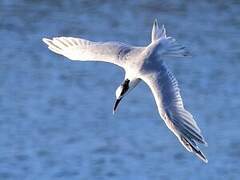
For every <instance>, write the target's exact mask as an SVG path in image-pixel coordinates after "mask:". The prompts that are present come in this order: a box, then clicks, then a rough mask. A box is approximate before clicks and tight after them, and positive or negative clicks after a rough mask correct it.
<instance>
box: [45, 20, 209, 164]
mask: <svg viewBox="0 0 240 180" xmlns="http://www.w3.org/2000/svg"><path fill="white" fill-rule="evenodd" d="M43 41H44V42H45V43H46V44H48V48H49V49H50V50H52V51H53V52H55V53H57V54H61V55H63V56H65V57H67V58H69V59H71V60H80V61H89V60H92V61H104V62H108V63H113V64H116V65H118V66H120V67H122V68H123V69H124V70H125V79H124V81H123V83H122V84H121V85H120V86H119V87H118V89H117V90H116V103H115V105H114V112H115V111H116V109H117V106H118V104H119V103H120V101H121V99H122V98H123V97H124V96H126V94H127V93H128V92H130V90H132V89H133V88H134V87H135V86H136V85H137V84H138V83H139V82H140V81H144V82H145V83H146V84H147V85H148V86H149V87H150V89H151V91H152V93H153V95H154V98H155V101H156V104H157V107H158V111H159V114H160V116H161V117H162V119H163V120H164V122H165V123H166V125H167V127H168V128H169V129H170V130H171V131H172V132H173V133H174V134H175V135H176V136H177V138H178V140H179V141H180V142H181V143H182V145H183V146H184V147H185V148H186V149H187V150H188V151H190V152H193V153H194V154H196V155H197V156H198V157H199V158H201V159H202V160H203V161H204V162H207V159H206V157H205V155H204V154H203V153H202V152H201V151H200V149H199V148H198V146H197V144H196V143H202V144H205V145H207V143H206V141H205V140H204V138H203V136H202V134H201V131H200V129H199V127H198V126H197V123H196V122H195V120H194V119H193V116H192V115H191V114H190V113H189V112H188V111H187V110H185V108H184V106H183V102H182V98H181V95H180V90H179V87H178V83H177V81H176V79H175V77H174V76H173V74H172V73H171V72H170V71H169V70H168V68H167V67H166V65H165V64H164V62H163V58H165V57H168V56H176V57H184V56H187V55H188V53H187V51H186V49H185V47H183V46H181V45H179V44H177V43H176V41H175V39H173V38H171V37H167V36H166V30H165V28H164V26H163V27H162V29H159V27H158V23H157V21H155V22H154V25H153V29H152V42H151V43H150V44H149V45H148V46H146V47H134V46H130V45H126V44H123V43H118V42H105V43H102V42H93V41H88V40H85V39H80V38H72V37H58V38H53V39H52V40H50V39H46V38H44V39H43Z"/></svg>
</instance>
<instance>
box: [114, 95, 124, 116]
mask: <svg viewBox="0 0 240 180" xmlns="http://www.w3.org/2000/svg"><path fill="white" fill-rule="evenodd" d="M121 100H122V97H121V98H119V99H116V101H115V103H114V106H113V114H114V113H115V112H116V110H117V107H118V104H119V103H120V101H121Z"/></svg>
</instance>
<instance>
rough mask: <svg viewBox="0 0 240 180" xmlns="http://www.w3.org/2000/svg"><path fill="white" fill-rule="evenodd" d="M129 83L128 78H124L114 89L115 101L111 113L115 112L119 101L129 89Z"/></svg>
mask: <svg viewBox="0 0 240 180" xmlns="http://www.w3.org/2000/svg"><path fill="white" fill-rule="evenodd" d="M129 84H130V80H129V79H125V80H124V81H123V83H122V84H121V85H120V86H119V87H118V88H117V90H116V101H115V103H114V106H113V114H114V113H115V112H116V110H117V107H118V104H119V103H120V101H121V100H122V98H123V97H124V96H125V95H126V94H127V92H128V90H129Z"/></svg>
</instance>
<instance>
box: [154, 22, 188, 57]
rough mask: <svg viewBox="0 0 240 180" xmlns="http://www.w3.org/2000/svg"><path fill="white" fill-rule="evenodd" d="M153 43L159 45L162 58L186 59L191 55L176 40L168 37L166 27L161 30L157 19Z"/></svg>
mask: <svg viewBox="0 0 240 180" xmlns="http://www.w3.org/2000/svg"><path fill="white" fill-rule="evenodd" d="M152 43H158V44H159V46H158V47H159V48H158V49H159V50H158V52H159V53H160V54H161V56H172V57H186V56H189V55H190V53H189V52H188V51H187V50H186V48H185V47H184V46H182V45H180V44H178V43H177V42H176V40H175V39H174V38H172V37H167V34H166V29H165V27H164V25H162V28H161V29H159V26H158V22H157V19H155V21H154V23H153V28H152Z"/></svg>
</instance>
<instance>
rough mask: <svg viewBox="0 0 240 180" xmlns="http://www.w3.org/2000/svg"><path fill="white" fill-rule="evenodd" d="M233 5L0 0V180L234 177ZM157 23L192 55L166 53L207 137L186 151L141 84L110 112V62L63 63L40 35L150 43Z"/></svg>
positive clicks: (238, 18)
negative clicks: (179, 56) (198, 149)
mask: <svg viewBox="0 0 240 180" xmlns="http://www.w3.org/2000/svg"><path fill="white" fill-rule="evenodd" d="M239 13H240V2H239V0H228V1H226V0H225V1H224V0H219V1H213V0H202V1H196V2H192V1H190V0H189V1H188V0H186V1H177V0H165V1H157V0H155V1H154V0H148V1H143V0H131V1H130V0H129V1H120V0H116V1H110V0H101V1H100V0H96V1H78V0H69V1H60V0H51V1H40V0H1V1H0V37H1V40H0V41H1V48H0V180H55V179H56V180H69V179H71V180H79V179H81V180H92V179H101V180H105V179H106V180H110V179H111V180H123V179H125V180H126V179H127V180H147V179H151V180H159V179H164V180H168V179H170V180H171V179H180V180H183V179H184V180H186V179H217V180H221V179H223V180H226V179H229V180H236V179H238V178H239V175H240V132H239V127H240V123H239V116H240V111H239V107H240V100H239V99H240V83H239V77H240V51H239V47H240V41H239V40H240V33H239V29H240V14H239ZM154 18H158V21H159V23H160V24H164V25H165V27H166V29H167V33H168V35H170V36H173V37H175V38H176V39H177V40H178V42H180V43H181V44H184V45H186V46H187V47H188V48H189V50H190V51H191V52H192V58H186V59H169V60H166V61H167V62H166V63H167V64H168V66H169V67H170V68H171V70H172V71H173V73H174V74H175V75H176V78H177V79H178V81H179V85H180V87H181V89H182V91H181V93H182V96H183V99H184V103H185V107H186V109H188V110H189V111H190V112H191V113H192V114H193V115H194V117H195V119H196V121H197V122H198V124H199V126H200V128H201V129H202V132H203V134H204V136H205V138H206V140H207V141H208V144H209V147H207V148H205V147H201V149H202V150H203V152H204V153H205V154H206V155H207V157H208V159H209V163H208V164H207V165H206V164H204V163H202V162H201V161H200V160H199V159H198V158H197V157H195V156H194V155H192V154H191V153H188V152H187V151H186V150H185V149H184V148H183V147H182V145H181V144H180V143H179V142H178V140H177V139H176V138H175V136H174V135H173V134H172V133H171V132H170V131H169V130H168V129H167V127H166V126H165V124H164V122H163V121H162V120H161V118H160V116H159V114H158V112H157V108H156V106H155V102H154V99H153V96H152V94H151V92H150V90H149V88H148V87H147V86H146V85H145V84H144V83H141V84H140V85H139V86H138V87H137V88H136V89H134V91H132V92H131V93H130V94H129V95H128V97H127V98H125V99H124V100H123V102H122V103H121V104H120V108H119V110H118V112H117V114H116V115H114V116H113V115H112V106H113V103H114V99H115V90H116V88H117V87H118V85H119V84H120V83H121V82H122V80H123V78H124V72H123V70H121V69H120V68H118V67H117V66H114V65H111V64H106V63H97V62H90V63H89V62H71V61H68V60H67V59H66V58H64V57H62V56H58V55H56V54H54V53H52V52H50V51H49V50H48V49H47V47H46V46H45V44H43V42H42V41H41V39H42V38H43V37H53V36H75V37H82V38H86V39H90V40H94V41H121V42H124V43H129V44H132V45H147V44H148V43H149V42H150V33H151V28H152V23H153V20H154Z"/></svg>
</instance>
